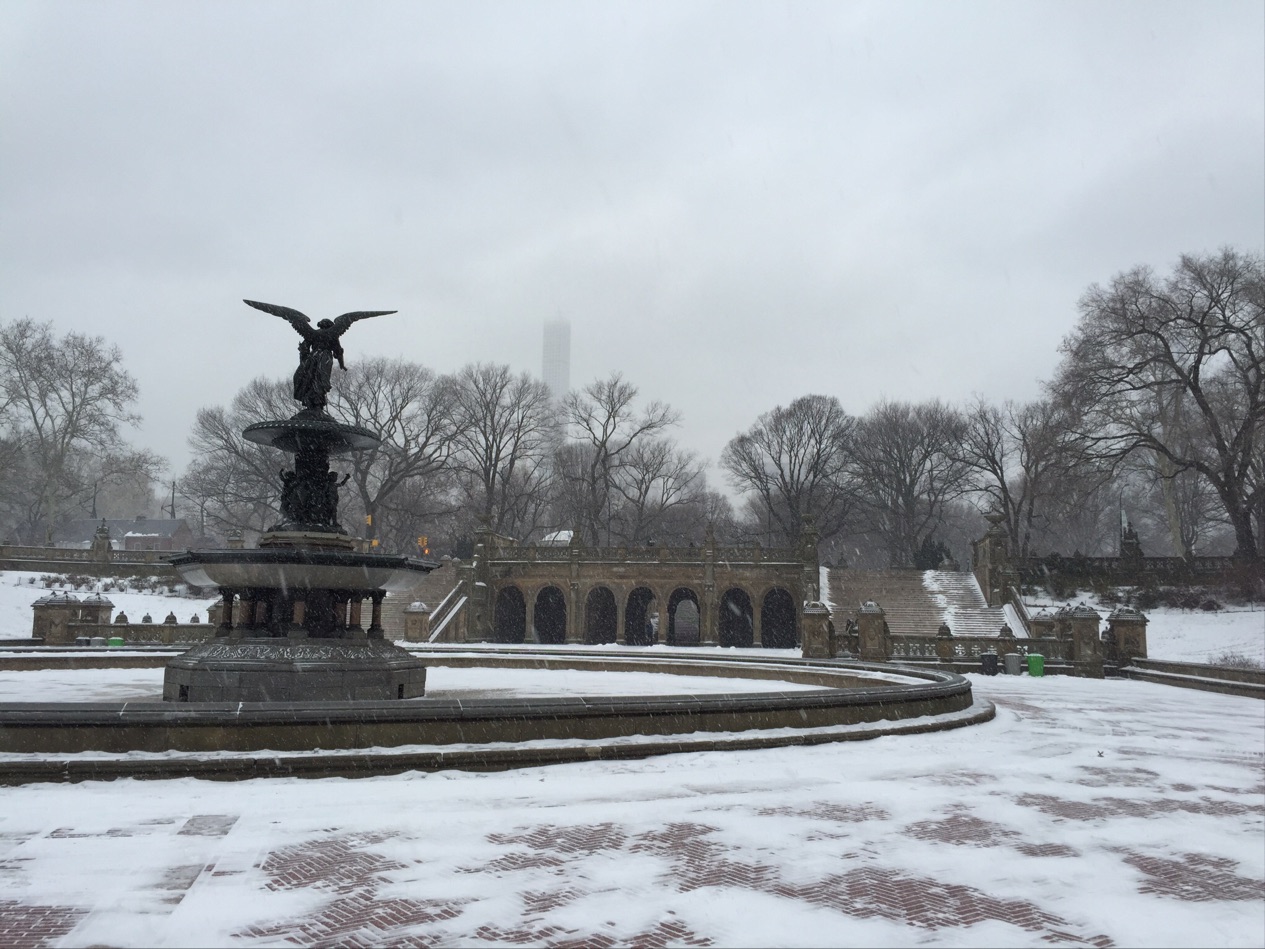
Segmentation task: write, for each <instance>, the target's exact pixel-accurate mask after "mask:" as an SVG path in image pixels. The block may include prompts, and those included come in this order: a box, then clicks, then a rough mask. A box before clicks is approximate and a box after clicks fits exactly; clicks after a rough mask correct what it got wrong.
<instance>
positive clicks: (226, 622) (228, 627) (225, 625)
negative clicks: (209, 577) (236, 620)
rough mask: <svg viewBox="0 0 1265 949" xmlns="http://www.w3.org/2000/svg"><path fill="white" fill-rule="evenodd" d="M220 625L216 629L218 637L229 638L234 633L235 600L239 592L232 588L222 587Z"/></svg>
mask: <svg viewBox="0 0 1265 949" xmlns="http://www.w3.org/2000/svg"><path fill="white" fill-rule="evenodd" d="M220 597H221V598H222V600H221V605H220V625H219V626H217V627H216V628H215V635H216V636H227V635H229V634H230V633H232V632H233V600H235V599H236V598H237V591H236V590H234V589H232V588H230V587H220Z"/></svg>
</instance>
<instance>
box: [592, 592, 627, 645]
mask: <svg viewBox="0 0 1265 949" xmlns="http://www.w3.org/2000/svg"><path fill="white" fill-rule="evenodd" d="M618 623H619V611H618V609H617V608H616V606H615V594H614V593H612V592H611V590H610V587H594V588H593V589H592V590H590V591H589V595H588V596H587V597H586V598H585V600H584V641H585V642H586V643H591V644H597V643H613V642H615V640H616V639H617V638H618V637H617V633H618V632H619V630H618V629H617V626H618Z"/></svg>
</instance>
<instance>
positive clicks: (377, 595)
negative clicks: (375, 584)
mask: <svg viewBox="0 0 1265 949" xmlns="http://www.w3.org/2000/svg"><path fill="white" fill-rule="evenodd" d="M369 598H370V602H371V603H372V606H371V607H370V613H369V638H370V639H385V638H386V631H385V630H383V628H382V601H383V600H384V599H385V598H386V591H385V590H375V591H374V592H373V593H370V594H369ZM426 616H427V619H429V618H430V614H429V613H427V614H426ZM429 625H430V624H429V623H427V626H428V627H429ZM427 632H428V633H429V632H430V630H429V628H428V629H427Z"/></svg>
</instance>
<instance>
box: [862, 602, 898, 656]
mask: <svg viewBox="0 0 1265 949" xmlns="http://www.w3.org/2000/svg"><path fill="white" fill-rule="evenodd" d="M886 616H887V614H886V613H884V612H883V608H882V607H881V606H879V605H878V604H877V603H875V602H874V601H873V600H867V601H866V602H864V603H862V604H861V608H860V609H859V610H857V639H858V640H859V648H860V653H861V659H862V660H863V661H865V662H887V660H888V658H889V657H890V656H891V654H892V638H891V633H890V632H889V631H888V629H887V619H886Z"/></svg>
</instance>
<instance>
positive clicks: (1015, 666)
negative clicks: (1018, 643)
mask: <svg viewBox="0 0 1265 949" xmlns="http://www.w3.org/2000/svg"><path fill="white" fill-rule="evenodd" d="M1022 662H1023V656H1021V655H1019V653H1017V652H1008V653H1006V655H1005V663H1006V675H1008V676H1017V675H1022V674H1023V672H1022V665H1021V664H1022Z"/></svg>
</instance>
